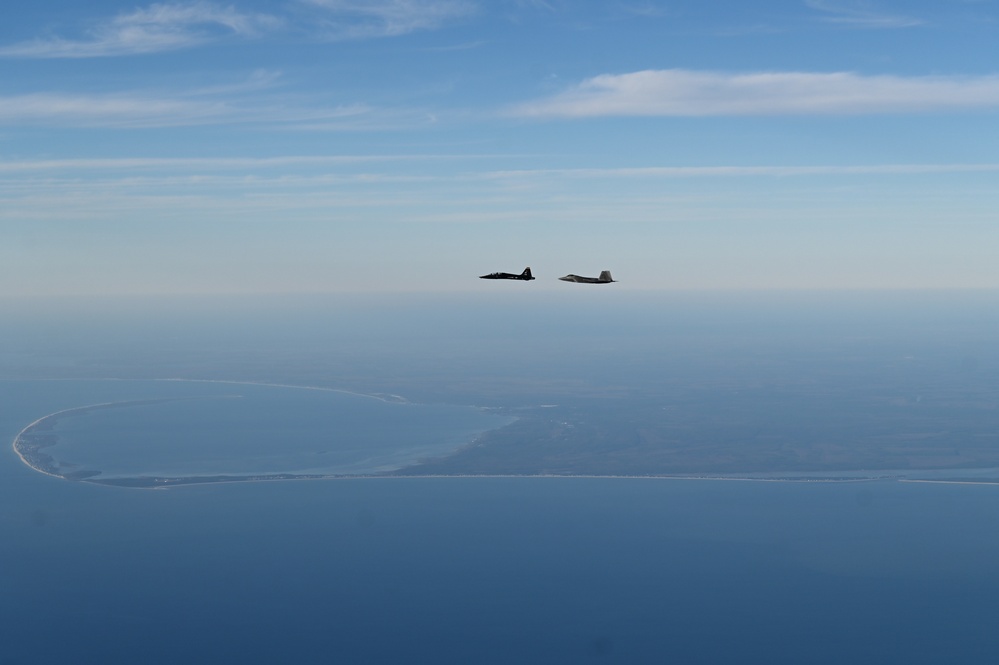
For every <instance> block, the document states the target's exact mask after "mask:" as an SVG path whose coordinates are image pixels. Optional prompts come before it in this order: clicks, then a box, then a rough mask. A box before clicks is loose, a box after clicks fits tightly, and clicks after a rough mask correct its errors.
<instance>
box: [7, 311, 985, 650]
mask: <svg viewBox="0 0 999 665" xmlns="http://www.w3.org/2000/svg"><path fill="white" fill-rule="evenodd" d="M519 293H520V292H518V294H519ZM573 293H574V294H575V293H576V292H573ZM545 298H547V299H545ZM545 298H542V297H534V296H531V295H527V296H520V295H518V297H517V301H516V302H514V301H513V300H504V301H502V302H499V301H497V300H496V299H489V300H488V301H483V300H482V299H481V298H479V297H476V298H468V297H464V298H463V297H447V298H445V297H441V298H439V299H437V300H435V299H431V298H426V299H419V298H411V297H408V296H407V297H405V298H398V299H395V300H392V299H384V300H380V301H377V302H373V301H372V299H369V298H363V299H353V300H350V299H347V300H349V302H348V301H345V300H343V299H336V298H333V299H321V298H320V299H301V300H300V301H294V302H293V301H292V299H278V300H276V301H275V302H269V303H264V304H260V303H257V302H256V301H252V300H247V301H241V302H235V303H234V302H232V301H230V300H225V301H209V300H204V301H197V302H194V303H193V304H192V303H191V302H186V301H184V302H181V301H177V302H174V303H169V302H168V303H165V304H164V303H158V304H157V303H151V302H149V301H147V300H144V299H143V300H136V301H129V302H123V303H122V302H110V303H109V302H104V303H101V302H96V303H94V302H86V303H84V302H76V301H73V302H56V303H49V304H46V303H35V302H32V303H22V304H21V305H18V306H15V305H11V306H9V307H6V308H5V312H6V313H7V315H8V321H7V322H6V324H5V326H4V327H3V329H0V349H2V352H0V379H2V380H0V404H2V406H0V440H2V441H4V442H6V443H4V445H3V448H2V449H0V665H12V664H31V665H37V664H47V663H100V664H101V665H116V664H118V663H128V664H132V663H146V664H159V663H180V662H183V663H205V664H208V663H211V664H213V665H217V664H222V663H240V664H246V663H275V662H286V663H301V664H312V663H433V664H435V665H442V664H443V665H446V664H459V663H460V664H463V665H464V664H467V663H485V664H490V663H497V664H499V663H523V664H535V663H537V664H541V663H544V664H546V665H548V664H553V663H556V664H558V663H565V664H576V663H629V664H631V663H663V662H670V663H766V664H767V665H775V664H782V663H787V664H792V663H793V664H794V665H799V664H800V663H817V664H825V663H830V664H831V663H845V662H849V663H885V662H904V663H908V664H910V665H912V664H919V663H940V662H954V663H978V662H983V663H984V662H992V661H993V660H994V656H995V654H996V653H999V631H996V630H995V626H996V625H999V529H996V515H999V485H996V484H955V483H918V482H900V481H899V480H894V479H893V480H874V481H870V480H868V481H853V482H821V481H811V482H780V481H768V480H756V481H746V480H694V479H661V478H610V477H607V478H598V477H413V478H335V479H326V480H271V481H263V482H225V483H211V484H191V485H184V486H179V487H170V488H168V489H126V488H122V487H111V486H101V485H96V484H92V483H87V482H78V481H68V480H64V479H61V478H56V477H52V476H48V475H45V474H42V473H39V472H38V471H36V470H33V469H31V468H29V467H28V466H26V465H25V464H24V463H22V461H21V459H20V458H19V457H18V455H17V454H15V451H14V450H13V448H12V446H11V443H12V442H13V440H14V438H15V436H16V435H17V434H18V432H19V431H21V429H22V428H24V427H25V426H27V425H28V424H30V423H32V422H34V421H35V420H37V419H39V418H41V417H43V416H46V415H47V414H51V413H54V412H57V411H60V410H63V409H74V408H78V407H82V406H88V405H94V404H101V403H105V402H116V401H129V400H147V399H154V398H184V399H177V400H175V401H165V402H155V403H141V404H131V405H128V406H122V407H118V408H114V409H107V410H93V411H88V412H86V413H85V414H77V415H74V416H71V417H66V418H63V419H60V420H59V421H58V425H57V429H58V432H57V433H58V435H59V436H60V441H61V443H59V444H58V445H56V446H53V447H51V448H46V449H43V450H45V451H48V452H49V453H50V454H51V455H52V456H53V458H55V459H57V460H59V461H60V462H63V463H66V464H67V465H75V466H67V467H66V469H67V470H68V469H75V470H82V471H85V472H90V471H100V472H101V474H102V476H104V477H106V478H107V477H133V476H135V475H137V474H138V475H143V474H176V475H180V476H198V475H199V474H202V475H203V474H209V475H213V474H225V473H229V474H235V475H240V476H243V477H248V476H254V475H256V474H260V473H267V472H270V471H274V470H280V471H282V472H289V473H297V472H304V473H320V474H321V473H337V472H338V471H343V470H344V469H348V470H349V469H353V470H360V471H370V470H378V469H384V468H387V467H393V466H398V465H402V464H406V463H409V462H411V461H413V460H414V459H418V458H419V457H421V456H423V455H436V454H447V452H448V451H451V450H454V449H455V448H456V447H460V446H463V445H466V444H468V443H470V442H474V441H475V440H476V437H478V436H480V435H481V433H482V432H484V431H486V430H492V428H495V427H500V426H501V425H502V424H503V423H506V422H509V419H510V418H511V417H514V418H515V417H518V416H517V414H522V413H533V414H537V413H539V411H538V409H539V408H542V407H543V409H542V411H541V413H549V412H550V413H557V414H559V415H558V416H557V417H558V418H572V419H573V420H572V422H571V423H561V422H556V423H554V424H555V425H557V426H558V427H553V428H550V430H545V429H544V428H542V429H539V430H537V431H538V432H540V433H541V434H542V435H544V436H549V437H550V438H549V439H546V440H547V441H548V442H549V443H550V444H551V445H552V446H553V447H552V448H551V450H552V451H555V452H558V453H559V454H560V455H562V458H566V457H568V456H571V455H567V453H571V452H572V451H573V449H572V448H566V446H569V445H576V444H574V443H572V442H573V441H582V444H580V445H583V446H584V447H586V446H589V448H587V449H586V450H584V451H582V452H593V451H597V452H600V451H601V450H605V449H604V448H601V446H604V445H605V444H606V441H607V440H608V439H604V438H600V437H601V436H610V435H614V434H615V433H616V432H628V431H630V430H628V429H627V428H628V427H634V426H635V425H634V422H640V424H641V425H642V427H645V424H646V423H650V422H651V423H653V424H655V423H660V424H663V425H664V428H663V429H660V430H655V431H652V432H651V433H650V431H647V430H641V431H640V432H639V434H641V433H642V432H644V433H645V434H647V435H648V436H649V437H652V438H650V439H648V440H650V441H653V442H656V441H659V442H660V443H659V445H661V446H665V445H667V444H668V443H669V441H670V439H669V437H670V436H673V434H674V433H675V431H680V430H671V429H669V428H668V427H665V426H667V425H671V423H678V424H679V425H682V426H683V427H685V428H687V429H685V430H682V431H686V432H688V433H692V434H698V435H700V436H701V438H702V439H704V442H703V445H705V446H708V448H709V449H710V450H716V449H715V448H712V446H714V445H716V444H717V445H719V446H721V447H720V448H717V450H718V451H720V452H719V453H717V455H716V458H715V459H721V457H719V455H721V454H722V453H727V452H731V451H735V452H739V451H740V450H741V451H742V452H743V453H745V454H746V459H749V460H755V459H757V457H758V456H757V455H756V454H755V452H754V451H756V450H768V451H780V450H783V449H786V448H787V445H786V444H787V443H788V442H789V443H790V444H793V443H794V442H796V441H797V442H799V443H801V444H803V445H804V444H808V443H809V440H808V439H806V438H804V437H808V436H811V437H814V438H815V439H817V440H818V441H819V442H820V443H821V444H822V446H824V447H819V448H815V449H813V451H817V452H816V455H819V454H820V453H821V454H826V453H829V454H832V453H836V454H840V453H841V452H842V451H841V450H840V449H838V448H836V447H835V446H834V445H833V444H835V443H837V441H832V442H825V440H824V439H823V438H822V437H824V436H825V437H828V435H829V432H835V433H836V437H849V436H855V437H856V439H855V441H856V442H858V443H856V444H855V446H854V448H855V449H854V450H852V451H848V452H851V453H857V452H858V450H859V448H861V447H862V446H863V445H867V443H871V445H875V444H877V445H882V446H883V450H885V451H888V452H891V453H892V454H895V455H896V457H895V458H892V459H896V458H897V459H902V460H912V461H913V464H916V463H925V464H930V463H935V464H940V463H942V462H943V463H948V464H952V463H953V460H960V459H964V458H969V459H971V458H972V456H973V455H979V457H977V458H974V459H988V457H987V456H988V455H989V454H991V450H992V449H994V447H995V445H996V436H997V435H996V434H995V432H996V429H995V422H994V420H995V414H996V413H997V410H996V408H995V402H994V399H995V398H994V395H996V394H997V393H996V388H997V377H999V354H997V352H996V347H995V344H994V340H995V339H996V335H997V334H999V314H997V312H999V308H997V307H995V306H994V305H995V304H996V303H995V300H996V296H995V294H957V295H951V294H944V295H933V294H930V295H926V294H922V295H920V294H908V295H904V296H898V295H896V294H880V295H857V294H838V295H831V296H815V295H809V294H804V295H800V296H789V295H787V294H777V295H774V296H766V297H764V296H745V295H742V294H734V295H727V296H719V297H714V296H706V295H699V294H686V295H682V294H681V295H678V296H664V297H655V298H653V297H651V296H648V297H646V296H631V297H629V298H619V297H618V296H616V295H614V294H613V292H601V293H600V294H596V295H589V294H582V295H578V296H576V295H574V296H573V297H572V298H562V297H561V296H560V297H559V298H558V299H557V301H555V300H553V299H552V298H551V297H547V296H546V297H545ZM521 299H523V300H524V302H521ZM376 300H377V299H376ZM8 304H9V303H8ZM19 307H20V309H19ZM7 324H9V325H7ZM168 378H174V379H176V378H184V379H202V380H208V379H226V380H227V381H229V383H214V382H212V383H210V382H204V381H199V382H191V381H152V380H151V379H168ZM248 383H270V384H295V385H299V386H321V387H326V388H342V389H345V390H349V391H351V392H356V393H366V394H376V393H377V394H378V396H379V397H381V398H382V399H372V398H370V397H359V396H357V395H350V394H346V393H339V392H328V391H317V390H301V389H291V388H280V387H276V386H250V385H247V384H248ZM234 395H241V397H234ZM393 396H401V397H403V398H404V399H405V400H406V403H402V402H400V401H399V399H398V397H393ZM549 405H554V406H551V408H548V407H549ZM664 406H668V407H669V408H668V409H664V408H663V407H664ZM530 409H533V411H531V410H530ZM629 409H630V410H629ZM626 416H627V417H626ZM553 417H554V416H553ZM631 417H635V418H643V419H644V420H640V421H630V420H628V418H631ZM657 418H658V420H656V419H657ZM573 423H578V424H579V427H580V428H583V427H584V426H586V425H587V424H588V423H589V425H590V426H592V428H593V429H589V430H586V432H587V433H593V435H592V436H591V437H590V438H589V439H588V438H586V436H583V437H581V438H579V439H566V440H565V441H568V442H569V443H565V442H564V441H563V439H560V438H558V437H559V432H560V431H566V430H559V429H558V428H559V427H569V425H571V424H573ZM941 423H942V424H943V425H941ZM601 427H602V428H603V429H601ZM296 428H297V429H296ZM899 432H903V433H904V434H905V436H904V437H901V438H900V437H899V436H898V433H899ZM332 434H337V436H332ZM343 434H349V436H347V437H344V436H340V435H343ZM653 434H654V435H655V436H658V437H660V438H659V439H656V438H655V437H653V436H652V435H653ZM743 435H745V442H746V443H745V445H746V446H757V448H740V442H741V441H742V438H741V437H743ZM588 436H589V435H588ZM892 436H894V437H895V438H891V437H892ZM365 437H367V438H365ZM711 437H717V440H714V439H712V438H711ZM928 437H937V438H936V439H932V438H928ZM360 440H363V441H365V443H364V445H363V446H359V447H355V448H354V449H351V447H350V446H349V445H344V442H345V441H347V442H349V441H360ZM632 440H635V441H641V439H640V438H638V437H637V436H636V437H634V438H633V439H620V440H617V439H615V440H614V441H616V444H615V445H626V444H628V445H630V444H629V443H628V442H629V441H632ZM837 440H838V439H837ZM927 440H931V441H937V440H939V445H937V444H936V443H935V444H934V445H936V446H937V447H936V448H935V449H933V450H930V451H929V452H928V453H926V454H925V455H923V452H925V449H916V452H917V453H920V454H909V453H908V452H907V449H906V448H905V445H902V444H897V443H896V442H897V441H902V442H903V443H904V442H906V441H908V442H915V443H912V444H911V445H915V444H920V445H922V443H923V442H925V441H927ZM886 441H887V442H888V443H887V444H885V442H886ZM663 442H665V443H663ZM775 442H776V443H775ZM140 443H141V446H142V447H141V448H137V447H136V446H137V445H138V444H140ZM515 443H516V442H515ZM521 443H522V442H521ZM529 443H530V442H528V444H529ZM555 444H558V445H555ZM699 445H700V444H699ZM558 446H562V447H558ZM529 447H530V446H529V445H528V449H529ZM791 449H792V450H793V446H792V448H791ZM372 451H373V452H374V454H371V453H372ZM829 451H832V452H831V453H830V452H829ZM898 451H901V452H898ZM611 452H613V449H611ZM859 452H863V451H862V450H859ZM930 453H932V454H930ZM920 455H922V456H920ZM498 459H499V461H503V460H502V456H499V457H498ZM525 459H526V455H525ZM802 459H806V461H807V458H802ZM817 459H818V457H817ZM872 459H875V461H876V459H877V458H875V457H872ZM633 461H634V458H632V462H633ZM975 473H978V472H977V471H976V472H975ZM982 473H985V472H982ZM834 475H836V474H835V473H834ZM972 475H973V474H972ZM992 475H993V476H994V473H992ZM94 477H95V478H100V477H101V476H94Z"/></svg>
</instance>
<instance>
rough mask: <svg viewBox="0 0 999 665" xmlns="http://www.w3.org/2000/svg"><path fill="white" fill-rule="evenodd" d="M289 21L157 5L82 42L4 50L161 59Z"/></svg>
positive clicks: (210, 7)
mask: <svg viewBox="0 0 999 665" xmlns="http://www.w3.org/2000/svg"><path fill="white" fill-rule="evenodd" d="M282 23H283V21H282V20H281V19H280V18H277V17H275V16H270V15H267V14H247V13H243V12H239V11H237V10H236V9H235V8H233V7H231V6H230V7H222V6H219V5H215V4H212V3H209V2H195V3H183V4H153V5H150V6H148V7H144V8H140V9H136V10H134V11H132V12H131V13H127V14H120V15H118V16H116V17H115V18H113V19H110V20H106V21H103V22H101V23H98V24H97V25H96V26H95V27H94V28H92V29H91V30H90V31H89V32H88V34H87V36H86V37H85V38H82V39H64V38H62V37H55V38H52V39H37V40H33V41H28V42H21V43H19V44H13V45H10V46H6V47H0V56H3V57H17V58H96V57H107V56H121V55H136V54H143V53H157V52H161V51H172V50H177V49H183V48H190V47H192V46H198V45H201V44H204V43H207V42H209V41H212V40H215V39H219V38H222V37H225V36H238V37H255V36H258V35H259V34H262V33H264V32H267V31H270V30H273V29H275V28H277V27H279V26H280V25H281V24H282Z"/></svg>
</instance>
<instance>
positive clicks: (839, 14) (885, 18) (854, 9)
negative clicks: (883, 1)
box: [805, 0, 924, 28]
mask: <svg viewBox="0 0 999 665" xmlns="http://www.w3.org/2000/svg"><path fill="white" fill-rule="evenodd" d="M805 5H807V6H808V7H810V8H812V9H814V10H816V11H820V12H823V13H825V15H826V16H825V17H824V18H823V20H824V21H826V22H829V23H839V24H842V25H847V26H852V27H856V28H912V27H916V26H919V25H923V24H924V21H922V20H921V19H917V18H913V17H911V16H901V15H897V14H883V13H881V12H877V11H874V10H873V9H871V8H870V7H869V6H868V5H866V4H864V5H861V6H847V5H842V4H835V3H832V2H829V1H828V0H805Z"/></svg>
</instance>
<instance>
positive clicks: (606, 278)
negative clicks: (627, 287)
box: [559, 270, 617, 284]
mask: <svg viewBox="0 0 999 665" xmlns="http://www.w3.org/2000/svg"><path fill="white" fill-rule="evenodd" d="M559 279H560V280H562V281H563V282H578V283H579V284H610V283H611V282H616V281H617V280H616V279H612V278H611V274H610V270H604V271H603V272H601V273H600V277H580V276H579V275H566V276H565V277H559Z"/></svg>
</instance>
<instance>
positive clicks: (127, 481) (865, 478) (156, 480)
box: [11, 378, 999, 489]
mask: <svg viewBox="0 0 999 665" xmlns="http://www.w3.org/2000/svg"><path fill="white" fill-rule="evenodd" d="M43 380H63V379H43ZM69 380H76V379H69ZM103 380H105V381H122V380H123V379H103ZM136 381H148V382H177V383H216V384H224V385H248V386H261V387H270V388H289V389H298V390H313V391H322V392H334V393H341V394H347V395H353V396H357V397H367V398H370V399H376V400H379V401H382V402H386V403H391V404H411V402H409V401H408V400H406V399H405V398H404V397H401V396H399V395H391V394H384V395H382V394H365V393H358V392H354V391H350V390H345V389H340V388H327V387H322V386H299V385H291V384H279V383H264V382H254V381H230V380H224V379H180V378H168V379H136ZM219 397H232V395H212V396H207V397H204V398H206V399H207V398H219ZM199 398H201V397H163V398H154V399H141V400H122V401H112V402H101V403H97V404H88V405H84V406H77V407H70V408H66V409H60V410H58V411H54V412H52V413H49V414H46V415H43V416H41V417H40V418H37V419H35V420H34V421H32V422H31V423H29V424H28V425H26V426H25V427H23V428H22V429H21V430H20V431H19V432H18V433H17V434H16V435H15V437H14V440H13V442H12V446H11V447H12V448H13V450H14V453H15V454H16V455H17V456H18V458H19V459H20V460H21V462H22V463H23V464H24V465H25V466H27V467H28V468H30V469H32V470H34V471H37V472H38V473H41V474H43V475H46V476H49V477H52V478H59V479H62V480H67V481H74V482H85V483H90V484H93V485H104V486H107V487H121V488H127V489H167V488H171V487H186V486H190V485H208V484H223V483H250V482H278V481H292V480H295V481H305V480H377V479H384V480H390V479H403V478H411V479H443V478H455V479H459V478H482V479H487V478H493V479H499V478H525V479H527V478H537V479H540V478H547V479H551V478H565V479H608V480H625V479H626V480H710V481H736V482H763V483H859V482H876V481H895V482H907V483H933V484H945V485H946V484H962V485H999V477H997V478H995V479H994V480H990V479H976V478H960V477H951V478H946V477H944V478H909V477H907V476H906V475H904V473H903V470H898V469H886V470H884V472H881V473H879V472H878V471H877V470H869V471H854V472H851V471H842V472H818V471H816V472H808V471H797V472H789V473H787V474H781V473H780V472H770V474H771V475H770V476H769V477H763V476H755V475H752V474H747V475H738V474H725V475H715V474H711V473H710V472H709V473H701V474H599V473H596V474H560V473H446V474H441V473H437V474H415V473H403V471H405V469H407V468H412V466H413V465H404V466H401V467H399V468H397V469H394V470H393V471H387V472H373V473H361V474H350V473H315V474H312V473H280V472H279V473H267V472H264V473H256V474H246V475H230V474H224V473H222V474H212V475H203V476H121V477H105V478H100V477H99V476H100V475H101V472H100V471H97V470H95V471H87V470H84V469H81V470H78V471H69V472H64V471H63V470H62V468H61V467H62V465H61V464H60V463H59V462H58V461H57V460H56V459H54V458H53V457H52V456H50V455H48V454H46V453H43V452H41V451H42V450H43V449H44V448H47V447H50V446H53V445H56V444H57V443H58V439H57V437H56V435H54V434H52V433H51V429H52V428H53V426H54V425H55V423H56V422H57V421H58V420H59V419H60V418H62V417H65V416H67V415H80V414H84V413H86V412H88V411H93V410H98V409H109V408H122V407H128V406H141V405H146V404H157V403H162V402H171V401H177V400H187V399H199ZM471 408H481V407H471ZM939 471H940V472H945V470H939ZM836 473H843V474H847V475H836ZM851 473H864V474H865V475H850V474H851ZM812 474H823V475H812Z"/></svg>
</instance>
